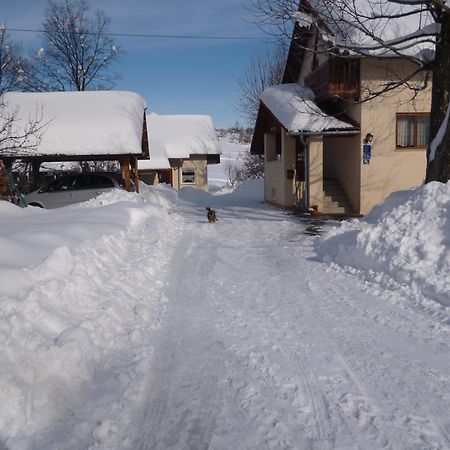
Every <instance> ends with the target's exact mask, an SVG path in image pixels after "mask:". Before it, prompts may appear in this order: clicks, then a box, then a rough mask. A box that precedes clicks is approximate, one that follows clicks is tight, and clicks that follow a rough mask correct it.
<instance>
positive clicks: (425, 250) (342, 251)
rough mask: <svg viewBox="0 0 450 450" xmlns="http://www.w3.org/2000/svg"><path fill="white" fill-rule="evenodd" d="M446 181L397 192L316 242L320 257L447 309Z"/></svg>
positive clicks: (449, 224) (449, 227)
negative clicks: (370, 211)
mask: <svg viewBox="0 0 450 450" xmlns="http://www.w3.org/2000/svg"><path fill="white" fill-rule="evenodd" d="M449 250H450V183H447V184H442V183H429V184H427V185H425V186H422V187H420V188H417V189H413V190H410V191H404V192H398V193H395V194H393V195H392V196H390V197H389V198H388V199H387V200H386V201H385V202H384V203H383V204H381V205H379V206H378V207H377V208H375V209H374V210H373V212H372V213H371V214H370V215H368V216H367V217H366V218H365V219H364V220H354V221H351V222H344V223H343V224H342V225H341V226H340V227H338V228H333V229H332V230H331V231H329V232H328V233H327V235H326V236H324V238H323V239H321V240H320V241H319V243H318V253H319V256H320V257H321V259H323V260H324V261H326V262H331V263H334V264H335V265H337V266H340V267H345V268H346V269H347V270H351V271H356V272H357V273H358V274H359V275H362V276H363V278H365V279H367V280H373V281H377V282H381V283H382V284H384V285H386V286H387V287H389V288H391V289H397V288H399V287H400V288H402V289H403V290H406V291H407V292H408V294H409V295H411V298H424V297H425V298H426V299H431V300H434V301H436V302H438V303H439V304H441V305H444V306H450V283H449V279H448V275H449V273H450V251H449Z"/></svg>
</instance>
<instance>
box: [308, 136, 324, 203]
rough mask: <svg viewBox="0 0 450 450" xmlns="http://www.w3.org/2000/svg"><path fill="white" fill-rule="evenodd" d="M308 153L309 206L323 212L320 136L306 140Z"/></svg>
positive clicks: (321, 145) (321, 143) (321, 147)
mask: <svg viewBox="0 0 450 450" xmlns="http://www.w3.org/2000/svg"><path fill="white" fill-rule="evenodd" d="M308 151H309V157H308V162H309V205H310V206H313V205H317V206H318V209H319V211H322V210H323V199H324V197H323V139H322V136H318V137H309V138H308Z"/></svg>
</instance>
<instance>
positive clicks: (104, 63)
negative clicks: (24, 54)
mask: <svg viewBox="0 0 450 450" xmlns="http://www.w3.org/2000/svg"><path fill="white" fill-rule="evenodd" d="M109 24H110V19H109V18H108V17H106V15H105V14H104V13H103V12H101V11H97V12H96V13H95V14H94V15H93V16H91V15H89V6H88V3H87V1H86V0H62V1H61V2H58V1H56V0H49V2H48V7H47V9H46V12H45V20H44V23H43V30H44V45H43V47H42V48H40V49H39V50H38V51H37V52H36V54H35V55H34V57H33V59H32V64H31V69H30V73H29V77H28V79H27V85H28V86H27V88H28V89H29V90H34V91H67V90H77V91H85V90H88V89H89V90H94V89H100V88H101V89H109V88H111V87H112V86H113V85H114V81H115V79H116V78H117V76H116V75H114V74H113V73H111V66H112V64H113V63H114V62H115V61H116V60H117V58H118V55H119V49H118V47H117V45H115V43H114V41H113V40H112V39H111V38H110V37H108V36H107V34H106V33H107V31H108V27H109Z"/></svg>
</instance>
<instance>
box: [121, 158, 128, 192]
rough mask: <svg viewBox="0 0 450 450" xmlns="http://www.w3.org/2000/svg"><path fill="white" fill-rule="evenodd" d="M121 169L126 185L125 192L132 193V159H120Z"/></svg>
mask: <svg viewBox="0 0 450 450" xmlns="http://www.w3.org/2000/svg"><path fill="white" fill-rule="evenodd" d="M120 169H121V170H122V177H123V181H124V183H125V190H126V191H128V192H130V191H131V180H130V157H129V156H123V157H122V158H120Z"/></svg>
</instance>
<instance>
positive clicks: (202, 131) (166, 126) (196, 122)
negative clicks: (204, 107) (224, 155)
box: [139, 113, 220, 169]
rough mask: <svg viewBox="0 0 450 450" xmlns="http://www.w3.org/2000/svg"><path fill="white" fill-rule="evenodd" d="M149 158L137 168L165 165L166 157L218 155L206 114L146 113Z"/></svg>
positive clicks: (215, 137)
mask: <svg viewBox="0 0 450 450" xmlns="http://www.w3.org/2000/svg"><path fill="white" fill-rule="evenodd" d="M147 130H148V142H149V148H150V159H149V160H142V161H140V162H139V168H140V169H168V168H169V167H170V164H169V159H180V158H186V159H187V158H190V157H191V155H219V154H220V147H219V142H218V140H217V136H216V131H215V129H214V125H213V122H212V119H211V117H210V116H204V115H159V114H155V113H151V114H149V115H147Z"/></svg>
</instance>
